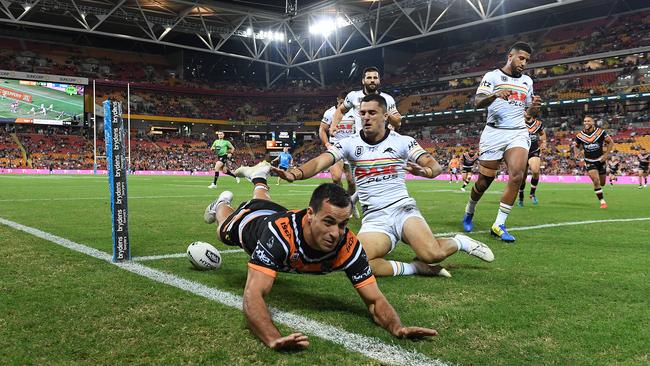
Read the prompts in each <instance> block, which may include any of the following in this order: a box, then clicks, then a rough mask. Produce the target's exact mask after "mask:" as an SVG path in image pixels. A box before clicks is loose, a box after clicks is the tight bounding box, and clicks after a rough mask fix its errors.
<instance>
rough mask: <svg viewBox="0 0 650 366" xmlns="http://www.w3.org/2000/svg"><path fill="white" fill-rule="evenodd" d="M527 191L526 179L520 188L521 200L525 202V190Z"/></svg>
mask: <svg viewBox="0 0 650 366" xmlns="http://www.w3.org/2000/svg"><path fill="white" fill-rule="evenodd" d="M525 189H526V178H524V180H523V181H522V182H521V185H520V186H519V200H520V201H523V200H524V190H525Z"/></svg>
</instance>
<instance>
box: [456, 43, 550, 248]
mask: <svg viewBox="0 0 650 366" xmlns="http://www.w3.org/2000/svg"><path fill="white" fill-rule="evenodd" d="M532 52H533V50H532V48H531V47H530V45H528V44H527V43H524V42H517V43H515V44H514V45H512V47H510V50H509V52H508V61H507V62H506V65H505V66H503V67H502V68H500V69H496V70H493V71H490V72H488V73H487V74H485V76H483V80H481V84H480V85H479V87H478V90H477V91H476V99H475V105H476V108H487V110H488V115H487V125H486V126H485V129H484V130H483V133H482V134H481V140H480V142H479V150H480V153H479V177H478V180H477V181H476V183H475V184H474V187H472V192H471V194H470V199H469V202H468V203H467V206H466V208H465V216H464V217H463V221H462V224H463V228H464V229H465V231H467V232H470V231H472V229H473V223H472V218H473V217H474V209H475V208H476V204H477V203H478V201H479V200H480V199H481V197H482V196H483V193H484V192H485V191H486V190H487V189H488V187H490V184H491V183H492V181H493V180H494V177H495V176H496V174H497V170H498V169H499V165H500V164H501V161H505V163H506V165H507V166H508V183H507V185H506V188H505V190H504V191H503V195H502V196H501V202H500V203H499V211H498V213H497V217H496V220H495V221H494V223H493V224H492V229H491V234H492V235H494V236H497V237H499V238H500V239H501V240H503V241H505V242H510V243H511V242H514V241H515V238H514V237H513V236H512V235H510V234H509V233H508V231H507V230H506V219H507V217H508V214H509V213H510V210H512V206H513V204H514V203H515V199H516V198H517V193H518V191H519V186H520V185H521V182H522V180H523V179H524V174H525V170H526V164H527V162H528V149H529V148H530V136H529V135H528V128H527V127H526V121H525V119H524V112H528V114H529V115H531V116H536V115H537V113H538V111H539V106H540V104H541V98H540V97H538V96H534V95H533V80H532V79H531V78H530V77H529V76H527V75H523V74H522V72H523V71H524V68H525V67H526V64H527V63H528V60H529V59H530V55H531V54H532ZM527 107H528V109H526V108H527Z"/></svg>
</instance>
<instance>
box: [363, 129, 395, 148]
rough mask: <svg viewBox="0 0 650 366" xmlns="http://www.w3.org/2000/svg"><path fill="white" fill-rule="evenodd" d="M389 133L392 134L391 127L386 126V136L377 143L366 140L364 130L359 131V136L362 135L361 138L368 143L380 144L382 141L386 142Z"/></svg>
mask: <svg viewBox="0 0 650 366" xmlns="http://www.w3.org/2000/svg"><path fill="white" fill-rule="evenodd" d="M388 135H390V129H388V127H386V134H385V135H384V137H382V139H381V140H379V141H377V142H375V143H372V142H370V141H368V140H366V136H365V135H364V133H363V130H361V132H359V136H361V140H363V142H365V143H366V144H368V145H379V144H381V143H382V142H384V140H386V139H387V138H388Z"/></svg>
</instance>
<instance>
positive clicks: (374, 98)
mask: <svg viewBox="0 0 650 366" xmlns="http://www.w3.org/2000/svg"><path fill="white" fill-rule="evenodd" d="M363 102H377V104H379V107H381V109H382V110H383V111H384V112H386V111H387V110H388V104H387V103H386V99H385V98H384V97H382V96H381V95H380V94H368V95H366V96H365V97H363V99H361V103H363Z"/></svg>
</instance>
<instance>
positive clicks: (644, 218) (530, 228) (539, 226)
mask: <svg viewBox="0 0 650 366" xmlns="http://www.w3.org/2000/svg"><path fill="white" fill-rule="evenodd" d="M648 220H650V217H635V218H630V219H609V220H587V221H568V222H558V223H555V224H541V225H534V226H519V227H512V228H508V231H525V230H537V229H547V228H553V227H560V226H574V225H589V224H602V223H608V222H632V221H648ZM489 232H490V230H479V231H472V234H486V233H489ZM454 234H463V233H462V232H460V231H450V232H448V233H439V234H435V236H449V235H454Z"/></svg>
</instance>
